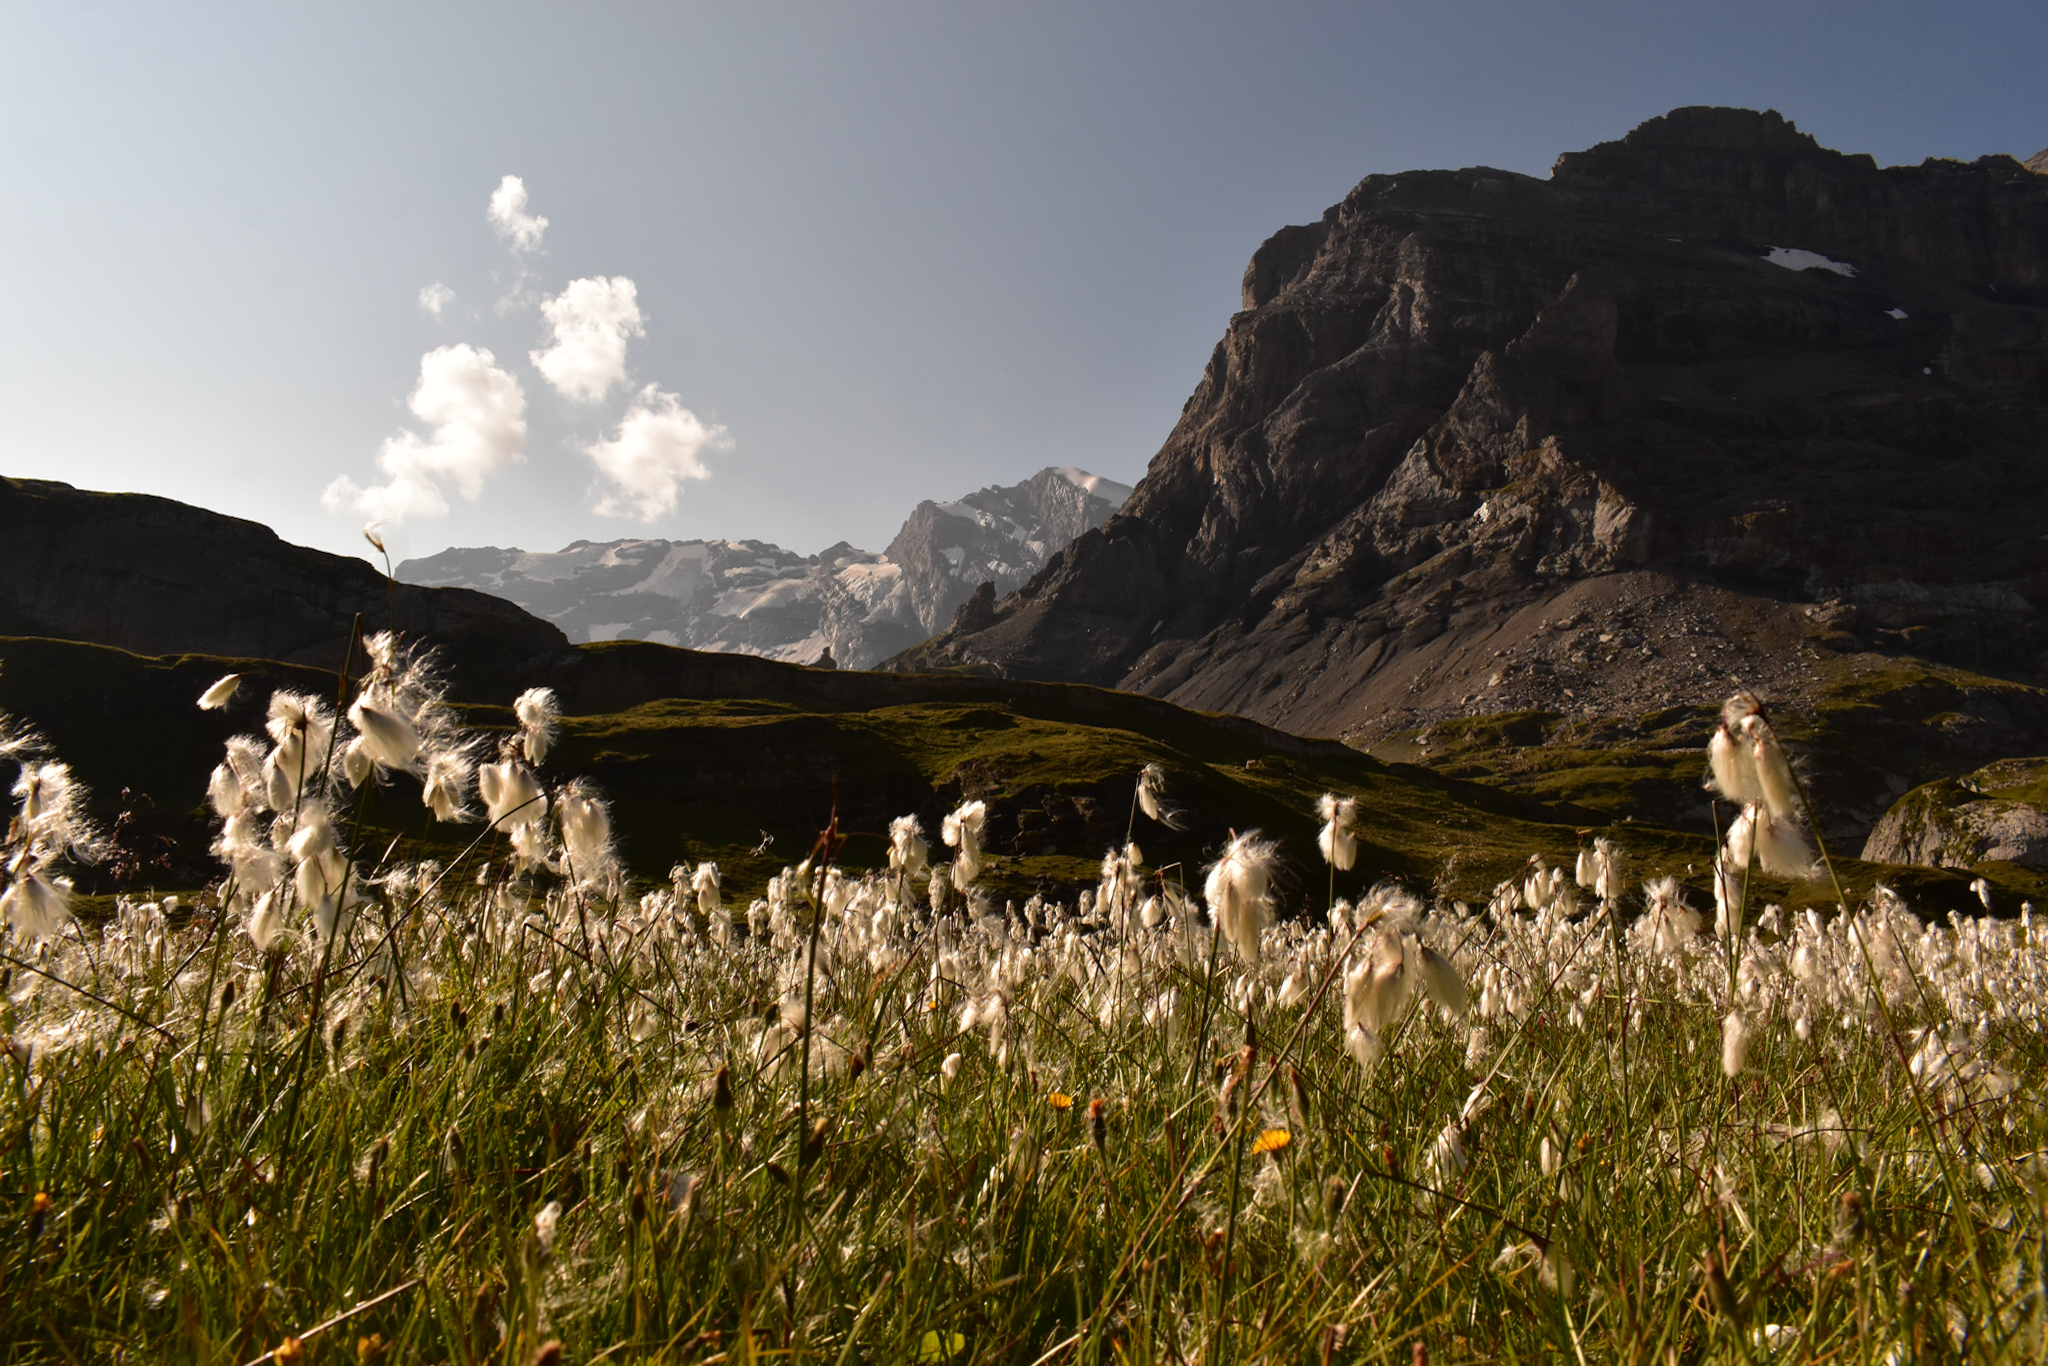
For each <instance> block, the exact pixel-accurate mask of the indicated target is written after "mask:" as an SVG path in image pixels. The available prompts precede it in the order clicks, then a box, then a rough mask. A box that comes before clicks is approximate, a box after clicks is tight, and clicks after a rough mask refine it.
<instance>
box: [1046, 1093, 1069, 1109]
mask: <svg viewBox="0 0 2048 1366" xmlns="http://www.w3.org/2000/svg"><path fill="white" fill-rule="evenodd" d="M1045 1100H1046V1104H1048V1105H1050V1106H1052V1108H1053V1109H1055V1110H1071V1109H1073V1108H1074V1098H1073V1097H1072V1096H1070V1095H1068V1094H1067V1093H1066V1092H1065V1091H1055V1092H1053V1093H1052V1094H1051V1095H1049V1096H1047V1097H1046V1098H1045Z"/></svg>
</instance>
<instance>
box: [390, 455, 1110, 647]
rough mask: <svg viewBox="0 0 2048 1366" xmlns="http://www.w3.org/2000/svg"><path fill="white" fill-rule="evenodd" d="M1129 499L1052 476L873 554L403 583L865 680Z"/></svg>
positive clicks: (623, 635) (913, 527) (503, 564)
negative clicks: (456, 589) (846, 671)
mask: <svg viewBox="0 0 2048 1366" xmlns="http://www.w3.org/2000/svg"><path fill="white" fill-rule="evenodd" d="M1130 492H1131V490H1130V489H1129V488H1128V487H1127V486H1125V485H1122V484H1119V483H1117V482H1116V481H1114V480H1111V479H1106V478H1104V477H1102V476H1101V475H1095V474H1090V473H1088V472H1087V471H1085V470H1081V469H1077V468H1075V467H1073V466H1052V467H1048V468H1046V469H1043V470H1040V471H1039V472H1038V473H1037V474H1035V475H1033V476H1032V477H1031V478H1029V479H1027V480H1025V481H1024V482H1022V483H1020V484H1013V485H991V486H989V487H987V488H984V489H979V490H977V491H975V492H973V493H970V494H967V495H965V496H963V497H961V498H959V499H956V500H953V501H950V502H936V501H932V500H926V501H924V502H921V503H919V504H918V505H917V507H916V508H914V509H913V510H912V511H911V514H910V516H909V517H908V518H906V519H905V521H904V523H903V526H902V528H901V529H900V530H899V531H898V532H897V533H896V536H895V538H894V539H893V540H892V541H891V542H890V543H889V547H888V549H887V550H886V551H884V552H882V553H879V554H877V553H876V552H874V551H869V550H862V549H859V548H858V547H856V546H854V545H851V544H850V543H848V542H846V541H840V542H838V543H837V544H835V545H832V546H829V547H827V548H826V549H824V550H821V551H819V552H818V553H817V554H816V555H808V556H806V555H798V554H795V553H794V552H792V551H788V550H784V549H783V548H781V547H780V546H775V545H770V544H768V543H766V542H763V541H668V540H661V539H646V540H619V541H606V542H593V541H577V542H575V543H573V544H571V545H569V546H567V547H565V548H564V549H562V550H560V551H556V552H552V553H546V552H528V551H523V550H517V549H510V550H508V549H500V548H496V547H480V548H462V547H456V548H451V549H449V550H445V551H442V552H441V553H440V554H438V555H432V556H427V557H424V558H421V559H415V560H408V561H406V562H405V563H404V564H401V565H400V566H398V574H399V577H401V578H403V579H405V580H406V581H407V582H410V583H419V584H433V585H447V586H460V587H465V588H474V589H480V590H482V591H484V592H488V593H494V594H497V595H499V596H501V597H504V598H507V599H510V600H511V601H513V602H516V603H518V604H519V605H520V606H522V607H525V608H526V609H527V610H529V611H531V612H534V613H535V614H537V615H539V616H542V617H545V618H547V619H548V620H550V621H553V622H555V623H556V624H557V625H558V626H560V627H561V628H562V629H563V631H565V632H566V633H567V634H568V635H569V637H570V638H571V639H573V640H576V641H578V642H583V641H591V640H619V639H632V640H652V641H656V642H659V643H662V644H667V645H683V646H688V647H690V648H692V649H700V650H717V651H727V652H738V653H743V654H759V655H765V656H768V657H769V658H773V659H782V660H787V661H789V662H791V663H799V664H812V663H820V662H823V661H825V660H831V661H836V665H837V667H841V668H852V669H865V668H871V667H873V666H874V665H875V664H876V663H878V662H880V661H881V660H883V659H886V658H888V657H889V656H890V655H893V654H895V653H897V652H899V651H901V650H903V649H906V648H908V647H910V646H912V645H915V644H916V643H917V642H919V641H921V640H924V639H926V638H927V637H929V636H931V635H933V634H934V633H936V632H937V631H939V630H940V629H942V628H943V627H944V626H945V625H946V623H947V622H948V621H949V620H951V619H952V617H953V615H954V612H955V610H956V609H957V608H959V607H960V605H961V604H962V603H964V602H966V601H967V599H968V597H969V595H970V594H972V593H973V592H974V590H975V589H976V587H977V586H978V585H982V584H989V585H992V586H993V587H992V590H991V591H1000V592H1003V593H1007V592H1009V591H1011V590H1012V589H1015V588H1018V587H1021V586H1022V585H1023V584H1024V583H1025V582H1026V581H1027V580H1029V579H1030V578H1031V576H1032V575H1034V574H1036V573H1037V572H1038V571H1039V569H1040V568H1042V567H1043V566H1044V564H1045V562H1046V559H1047V557H1048V556H1050V555H1052V554H1054V553H1056V552H1057V551H1058V550H1060V549H1061V548H1062V547H1064V546H1065V545H1066V544H1067V543H1068V542H1069V541H1071V540H1073V539H1074V537H1076V536H1078V535H1080V534H1081V533H1083V532H1085V531H1087V530H1089V529H1091V528H1093V527H1097V526H1100V525H1101V524H1102V523H1103V522H1105V521H1107V520H1108V519H1109V517H1110V516H1111V514H1113V513H1114V512H1115V511H1116V510H1117V508H1118V507H1120V506H1121V505H1122V504H1123V502H1124V500H1125V499H1126V498H1127V497H1129V495H1130Z"/></svg>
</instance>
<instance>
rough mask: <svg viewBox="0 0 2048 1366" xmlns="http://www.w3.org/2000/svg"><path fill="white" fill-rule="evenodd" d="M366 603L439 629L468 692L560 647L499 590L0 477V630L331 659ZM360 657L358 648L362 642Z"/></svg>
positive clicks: (145, 503)
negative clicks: (405, 573) (405, 577)
mask: <svg viewBox="0 0 2048 1366" xmlns="http://www.w3.org/2000/svg"><path fill="white" fill-rule="evenodd" d="M358 616H360V617H361V619H362V623H363V629H364V630H365V631H377V630H382V629H384V628H386V627H396V628H397V629H399V630H401V631H404V632H406V633H408V634H410V635H411V636H413V637H415V638H418V639H423V640H427V641H430V642H432V643H433V644H434V645H435V646H436V647H437V648H438V649H439V650H440V651H441V654H442V657H443V659H444V661H445V662H446V664H447V666H448V671H449V674H450V679H451V683H452V685H453V686H454V687H455V688H456V689H457V690H458V691H459V692H460V693H461V694H462V695H465V696H470V697H478V698H484V697H495V696H497V695H498V694H500V693H504V694H505V696H507V697H509V696H510V695H511V693H512V692H516V691H517V689H518V686H520V685H519V684H518V683H517V682H516V680H517V679H520V678H523V677H525V676H527V675H529V674H533V673H536V672H538V671H541V670H543V669H545V668H547V667H549V666H550V665H551V664H552V663H553V662H555V660H556V658H557V657H558V656H560V655H562V654H564V653H566V652H567V650H568V641H567V640H566V639H565V638H564V637H563V635H562V633H561V632H560V631H558V630H556V629H555V628H554V627H552V626H550V625H548V624H547V623H546V622H544V621H540V620H537V619H536V618H534V617H532V616H529V615H528V614H527V613H525V612H523V611H521V610H520V609H519V608H517V607H515V606H513V605H512V604H511V603H509V602H505V601H503V600H502V599H499V598H494V597H490V596H488V595H486V594H483V593H474V592H469V591H467V590H464V589H459V588H419V587H414V586H412V585H409V584H403V583H401V584H396V585H393V584H391V583H390V582H389V581H388V580H386V579H385V577H384V575H383V574H381V573H379V572H378V571H377V570H376V569H374V568H372V567H371V566H370V565H369V564H368V563H367V562H365V561H363V560H357V559H349V558H347V557H345V556H341V555H330V554H328V553H326V552H325V551H320V550H311V549H308V548H307V547H305V546H297V545H292V544H290V543H288V542H286V541H282V540H280V539H278V536H277V533H275V532H273V531H272V530H270V528H268V527H266V526H262V525H259V524H258V523H255V522H246V521H243V520H242V519H240V518H238V517H226V516H222V515H221V514H220V513H217V512H208V511H206V510H205V509H204V508H197V507H192V506H190V505H188V504H185V503H179V502H174V501H172V500H171V499H168V498H155V497H150V496H148V495H145V494H139V493H93V492H87V491H85V490H82V489H75V488H73V487H71V486H70V485H69V484H60V483H54V482H50V481H47V480H39V479H0V634H4V635H13V636H48V637H53V638H56V639H61V640H78V641H88V642H91V643H93V644H97V645H112V646H116V647H118V648H120V649H123V650H129V651H133V652H135V653H137V654H144V655H177V654H184V653H187V652H190V653H195V654H210V655H225V656H231V657H235V658H242V659H268V660H278V661H282V662H284V663H288V664H306V665H312V666H314V667H318V668H325V669H338V668H340V667H341V664H342V659H343V655H344V653H345V652H346V650H347V648H348V644H349V634H350V631H351V630H352V629H353V626H354V623H355V620H356V618H357V617H358ZM358 660H360V655H358Z"/></svg>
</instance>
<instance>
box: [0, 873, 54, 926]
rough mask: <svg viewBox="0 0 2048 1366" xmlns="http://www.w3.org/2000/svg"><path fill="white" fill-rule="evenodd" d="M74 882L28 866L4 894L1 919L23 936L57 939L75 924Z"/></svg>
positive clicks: (0, 910) (1, 901)
mask: <svg viewBox="0 0 2048 1366" xmlns="http://www.w3.org/2000/svg"><path fill="white" fill-rule="evenodd" d="M70 903H71V883H70V882H69V881H68V880H67V879H64V878H46V877H44V876H43V874H42V871H41V870H40V869H33V868H32V869H28V870H26V871H24V872H23V873H22V874H21V875H20V876H18V877H17V878H16V879H15V880H14V883H13V885H11V886H9V887H8V889H7V891H6V892H5V893H4V894H0V921H4V922H5V923H7V924H8V925H11V926H12V927H13V928H14V932H15V934H17V935H19V936H20V937H22V938H23V939H54V938H56V937H57V934H58V932H59V931H61V930H62V929H63V928H64V927H65V926H66V925H68V924H70V923H71V904H70Z"/></svg>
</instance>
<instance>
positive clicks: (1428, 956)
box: [1417, 944, 1472, 1015]
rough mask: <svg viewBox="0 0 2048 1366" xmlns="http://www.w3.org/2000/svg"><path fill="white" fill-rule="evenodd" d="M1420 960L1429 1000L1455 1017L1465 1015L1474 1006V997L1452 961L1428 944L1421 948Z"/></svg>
mask: <svg viewBox="0 0 2048 1366" xmlns="http://www.w3.org/2000/svg"><path fill="white" fill-rule="evenodd" d="M1420 948H1421V952H1420V954H1418V955H1417V956H1418V958H1419V959H1420V960H1421V965H1422V989H1423V990H1424V991H1426V992H1428V993H1429V999H1430V1000H1432V1001H1435V1002H1436V1003H1437V1004H1438V1005H1440V1006H1442V1007H1443V1008H1444V1009H1445V1010H1448V1011H1449V1012H1451V1014H1453V1015H1463V1014H1464V1013H1465V1011H1466V1010H1467V1009H1468V1008H1469V1007H1470V1006H1471V1004H1472V996H1471V993H1470V992H1469V991H1467V990H1466V989H1465V979H1464V978H1463V977H1460V976H1459V975H1458V970H1457V968H1456V967H1454V966H1452V964H1451V960H1450V959H1448V958H1446V957H1444V956H1443V955H1442V954H1440V953H1438V952H1437V951H1436V950H1435V949H1433V948H1431V947H1430V946H1429V945H1427V944H1423V945H1421V946H1420Z"/></svg>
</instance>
